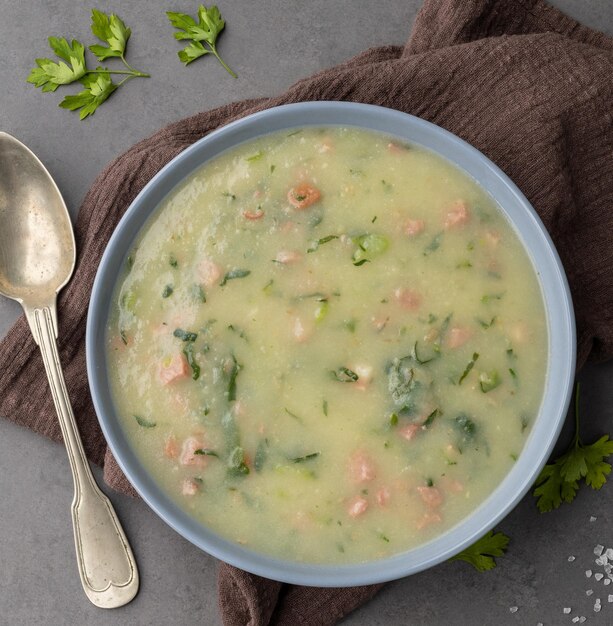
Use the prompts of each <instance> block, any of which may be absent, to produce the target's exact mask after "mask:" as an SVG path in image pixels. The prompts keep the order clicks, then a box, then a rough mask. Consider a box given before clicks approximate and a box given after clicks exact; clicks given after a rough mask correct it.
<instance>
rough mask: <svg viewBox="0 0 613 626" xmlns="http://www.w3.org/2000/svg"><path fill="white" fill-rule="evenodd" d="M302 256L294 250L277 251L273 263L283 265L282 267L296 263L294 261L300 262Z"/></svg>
mask: <svg viewBox="0 0 613 626" xmlns="http://www.w3.org/2000/svg"><path fill="white" fill-rule="evenodd" d="M301 258H302V255H301V254H300V252H296V251H295V250H279V252H277V256H276V257H275V261H276V262H277V263H283V265H288V264H290V263H296V261H300V259H301Z"/></svg>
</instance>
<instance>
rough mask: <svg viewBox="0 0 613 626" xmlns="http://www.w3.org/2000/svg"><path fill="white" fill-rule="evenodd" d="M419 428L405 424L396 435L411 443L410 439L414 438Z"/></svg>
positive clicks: (416, 425) (415, 425) (417, 425)
mask: <svg viewBox="0 0 613 626" xmlns="http://www.w3.org/2000/svg"><path fill="white" fill-rule="evenodd" d="M420 428H421V426H420V425H419V424H407V425H406V426H402V427H401V428H399V429H398V434H399V435H400V436H401V437H403V438H404V439H406V440H407V441H411V439H414V438H415V436H416V435H417V433H418V432H419V429H420Z"/></svg>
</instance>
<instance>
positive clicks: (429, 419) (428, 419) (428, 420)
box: [422, 409, 441, 428]
mask: <svg viewBox="0 0 613 626" xmlns="http://www.w3.org/2000/svg"><path fill="white" fill-rule="evenodd" d="M440 414H441V412H440V411H439V409H434V411H432V413H430V415H428V417H426V420H425V421H424V423H423V424H422V426H423V428H428V427H429V426H431V425H432V423H433V422H434V420H435V419H436V418H437V417H438V416H439V415H440Z"/></svg>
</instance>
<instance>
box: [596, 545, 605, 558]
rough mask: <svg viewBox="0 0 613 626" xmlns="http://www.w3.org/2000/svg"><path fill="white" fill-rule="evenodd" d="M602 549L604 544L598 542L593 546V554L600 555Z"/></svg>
mask: <svg viewBox="0 0 613 626" xmlns="http://www.w3.org/2000/svg"><path fill="white" fill-rule="evenodd" d="M603 551H604V546H602V545H600V544H598V545H597V546H596V547H595V548H594V554H595V555H596V556H600V555H601V554H602V553H603Z"/></svg>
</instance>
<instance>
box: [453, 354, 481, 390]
mask: <svg viewBox="0 0 613 626" xmlns="http://www.w3.org/2000/svg"><path fill="white" fill-rule="evenodd" d="M478 358H479V353H478V352H473V356H472V359H471V360H470V361H469V362H468V364H467V365H466V367H465V368H464V371H463V372H462V376H460V380H458V385H461V384H462V381H463V380H464V379H465V378H466V377H467V376H468V375H469V374H470V370H472V368H473V367H475V363H476V362H477V359H478Z"/></svg>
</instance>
